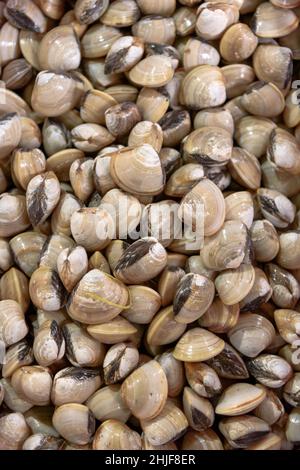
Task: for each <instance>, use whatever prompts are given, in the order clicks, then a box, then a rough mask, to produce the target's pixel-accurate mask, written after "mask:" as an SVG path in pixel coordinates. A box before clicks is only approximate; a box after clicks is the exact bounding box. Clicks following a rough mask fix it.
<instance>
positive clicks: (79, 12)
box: [74, 0, 109, 25]
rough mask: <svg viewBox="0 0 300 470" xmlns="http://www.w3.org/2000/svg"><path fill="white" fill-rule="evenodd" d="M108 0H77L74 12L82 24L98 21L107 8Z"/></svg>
mask: <svg viewBox="0 0 300 470" xmlns="http://www.w3.org/2000/svg"><path fill="white" fill-rule="evenodd" d="M108 5H109V1H108V0H100V1H99V0H77V1H76V2H75V8H74V13H75V16H76V18H77V20H78V21H79V22H80V24H85V25H86V24H87V25H88V24H91V23H94V22H95V21H97V20H98V19H99V18H100V17H101V16H102V15H103V13H104V12H105V10H107V8H108Z"/></svg>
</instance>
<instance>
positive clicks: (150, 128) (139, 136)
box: [128, 121, 163, 152]
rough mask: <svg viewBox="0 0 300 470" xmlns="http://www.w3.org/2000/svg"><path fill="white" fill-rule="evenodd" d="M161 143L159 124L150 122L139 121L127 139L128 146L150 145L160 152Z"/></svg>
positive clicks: (161, 134) (161, 133)
mask: <svg viewBox="0 0 300 470" xmlns="http://www.w3.org/2000/svg"><path fill="white" fill-rule="evenodd" d="M162 143H163V132H162V129H161V127H160V125H159V124H156V123H152V122H151V121H141V122H139V123H138V124H136V125H135V126H134V128H133V129H132V130H131V132H130V134H129V137H128V145H129V146H130V147H137V146H139V145H142V144H149V145H151V146H152V147H153V148H154V150H156V152H160V150H161V147H162Z"/></svg>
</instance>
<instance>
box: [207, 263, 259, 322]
mask: <svg viewBox="0 0 300 470" xmlns="http://www.w3.org/2000/svg"><path fill="white" fill-rule="evenodd" d="M254 281H255V270H254V268H253V266H252V265H251V264H241V266H239V267H238V268H236V269H228V270H226V271H223V272H221V273H220V274H219V275H218V276H217V277H216V279H215V286H216V290H217V292H218V294H219V297H220V299H221V301H222V302H223V303H224V304H225V305H228V306H231V305H232V306H234V305H236V304H238V302H241V301H242V300H243V299H244V298H245V297H246V296H247V295H248V294H249V293H250V291H251V289H252V287H253V285H254ZM207 314H208V315H209V312H207Z"/></svg>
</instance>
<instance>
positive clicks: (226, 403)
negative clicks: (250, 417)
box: [216, 383, 266, 416]
mask: <svg viewBox="0 0 300 470" xmlns="http://www.w3.org/2000/svg"><path fill="white" fill-rule="evenodd" d="M265 397H266V391H265V390H264V389H262V388H260V387H255V385H251V384H248V383H235V384H233V385H230V386H229V387H228V388H226V390H225V391H224V392H223V394H222V395H221V397H220V398H219V401H218V403H217V406H216V413H217V414H219V415H225V416H238V415H242V414H245V413H249V412H250V411H252V410H254V408H256V407H257V406H258V405H260V404H261V403H262V401H263V400H264V399H265Z"/></svg>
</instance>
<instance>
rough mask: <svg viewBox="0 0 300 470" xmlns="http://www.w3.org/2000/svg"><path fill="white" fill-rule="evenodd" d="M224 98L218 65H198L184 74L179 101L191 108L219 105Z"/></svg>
mask: <svg viewBox="0 0 300 470" xmlns="http://www.w3.org/2000/svg"><path fill="white" fill-rule="evenodd" d="M225 100H226V89H225V80H224V77H223V74H222V71H221V69H220V68H219V67H217V66H213V65H199V66H198V67H195V68H193V69H192V70H191V71H190V72H188V73H187V75H185V77H184V79H183V81H182V83H181V89H180V101H181V103H182V104H184V105H185V106H187V107H188V108H190V109H193V110H199V109H203V108H209V107H213V106H220V105H222V104H223V103H224V102H225Z"/></svg>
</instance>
